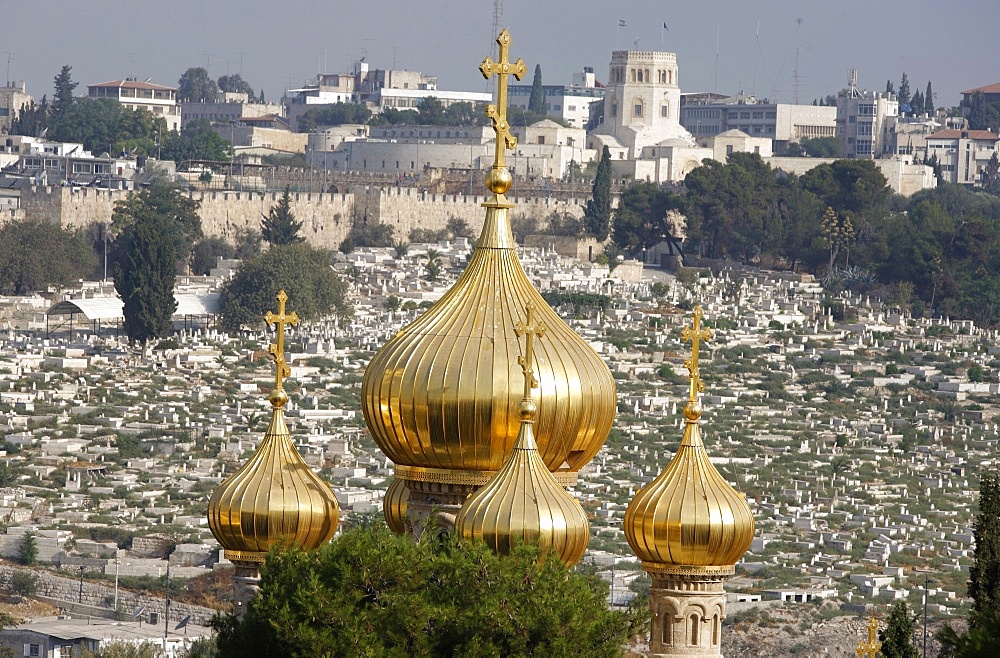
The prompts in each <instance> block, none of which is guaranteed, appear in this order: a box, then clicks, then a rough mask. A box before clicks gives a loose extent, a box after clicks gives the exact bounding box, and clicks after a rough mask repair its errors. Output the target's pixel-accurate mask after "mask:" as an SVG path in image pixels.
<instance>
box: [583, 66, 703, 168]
mask: <svg viewBox="0 0 1000 658" xmlns="http://www.w3.org/2000/svg"><path fill="white" fill-rule="evenodd" d="M680 103H681V89H680V86H679V83H678V78H677V55H676V54H674V53H669V52H657V51H636V50H616V51H614V52H612V53H611V64H610V67H609V70H608V83H607V86H606V88H605V91H604V123H603V124H601V125H600V126H599V127H598V128H597V129H596V130H595V131H594V132H595V133H596V134H599V135H610V136H613V137H614V138H615V139H616V140H617V141H618V142H619V143H620V145H621V146H625V147H628V148H629V149H630V151H631V152H630V157H632V158H635V157H638V156H639V155H640V154H641V151H642V149H643V147H645V146H653V145H656V144H659V143H660V142H662V141H663V140H665V139H680V140H683V141H684V142H686V143H689V144H691V145H694V139H693V138H692V137H691V133H689V132H688V131H687V130H685V129H684V127H682V126H681V124H680Z"/></svg>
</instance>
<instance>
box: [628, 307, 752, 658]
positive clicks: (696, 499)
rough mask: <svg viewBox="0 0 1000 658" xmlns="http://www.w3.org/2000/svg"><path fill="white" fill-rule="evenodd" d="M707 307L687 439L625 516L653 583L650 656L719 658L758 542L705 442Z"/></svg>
mask: <svg viewBox="0 0 1000 658" xmlns="http://www.w3.org/2000/svg"><path fill="white" fill-rule="evenodd" d="M701 318H702V312H701V307H698V308H696V309H695V311H694V323H693V326H692V327H690V328H685V329H684V331H683V332H682V334H681V337H682V338H683V339H684V340H685V341H691V358H690V359H688V360H687V361H686V362H685V364H684V365H685V366H687V368H688V372H689V373H690V375H689V379H690V388H689V395H688V402H687V405H686V406H685V407H684V418H685V427H684V437H683V438H682V439H681V444H680V446H679V447H678V449H677V453H676V454H675V455H674V458H673V459H672V460H670V463H669V464H667V467H666V468H665V469H664V470H663V472H662V473H660V475H659V476H657V478H656V479H655V480H653V481H652V482H651V483H650V484H649V485H648V486H646V487H644V488H643V489H642V490H641V491H639V493H638V494H636V496H635V498H633V499H632V502H631V503H629V506H628V509H627V510H626V512H625V522H624V528H623V529H624V531H625V537H626V539H628V543H629V546H631V547H632V551H633V552H634V553H635V554H636V556H638V558H639V559H640V560H641V561H642V568H643V570H644V571H646V572H647V573H649V575H650V576H651V577H652V580H653V584H652V587H651V588H650V591H649V610H650V613H651V615H652V620H651V624H650V638H649V655H650V656H655V657H666V656H720V655H721V650H720V647H721V633H722V620H723V618H724V617H725V610H726V593H725V591H724V590H723V586H722V584H723V581H724V580H725V579H726V577H727V576H730V575H732V574H733V572H734V570H735V564H736V562H737V561H738V560H739V559H740V558H741V557H743V554H744V553H746V551H747V549H748V548H749V547H750V542H751V541H752V540H753V535H754V520H753V514H752V513H751V511H750V506H749V505H748V504H747V501H746V498H745V497H744V496H743V495H742V494H741V493H739V492H738V491H736V490H735V489H734V488H733V487H732V486H730V485H729V483H728V482H726V481H725V479H723V477H722V476H721V475H720V474H719V472H718V471H717V470H715V466H713V465H712V462H710V461H709V459H708V454H707V453H706V452H705V444H704V443H703V442H702V440H701V428H700V420H701V403H700V402H699V400H698V394H699V393H700V392H701V391H702V390H704V384H703V383H702V381H701V376H700V372H699V369H698V345H699V342H700V341H703V340H708V339H710V338H711V335H712V334H711V332H710V331H709V330H708V329H702V328H701Z"/></svg>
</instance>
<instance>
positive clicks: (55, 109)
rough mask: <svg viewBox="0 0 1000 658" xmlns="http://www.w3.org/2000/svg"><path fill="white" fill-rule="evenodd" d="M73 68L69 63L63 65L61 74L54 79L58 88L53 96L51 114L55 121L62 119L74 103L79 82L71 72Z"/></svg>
mask: <svg viewBox="0 0 1000 658" xmlns="http://www.w3.org/2000/svg"><path fill="white" fill-rule="evenodd" d="M72 70H73V67H72V66H69V65H68V64H65V65H63V67H62V69H61V70H60V71H59V74H58V75H57V76H56V77H55V79H54V80H53V82H54V83H55V88H56V91H55V94H54V95H53V96H52V110H51V114H52V121H53V122H57V121H59V120H60V119H62V117H63V116H64V115H65V114H66V111H67V110H69V108H70V106H71V105H73V90H74V89H76V88H77V86H78V83H76V82H73V76H72V75H71V74H70V71H72Z"/></svg>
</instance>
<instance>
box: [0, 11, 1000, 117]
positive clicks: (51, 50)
mask: <svg viewBox="0 0 1000 658" xmlns="http://www.w3.org/2000/svg"><path fill="white" fill-rule="evenodd" d="M502 4H503V15H502V20H501V27H508V28H509V29H510V31H511V34H512V36H513V39H514V42H513V45H512V46H511V51H512V54H513V56H515V57H517V56H520V57H522V58H523V59H524V61H525V62H526V63H527V64H528V70H529V74H528V76H527V80H526V82H530V78H531V71H533V70H534V66H535V64H541V66H542V73H543V79H544V82H545V83H546V84H563V83H567V84H568V83H569V82H570V81H571V76H572V74H573V72H574V71H580V70H582V69H583V67H584V66H593V67H594V70H595V71H596V72H597V76H598V79H599V80H606V79H607V71H608V62H609V61H610V58H611V51H612V50H615V49H622V50H624V49H635V42H636V40H638V48H639V49H643V50H645V49H657V50H658V49H661V39H662V49H663V50H669V51H672V52H675V53H677V59H678V64H679V67H680V84H681V91H684V92H693V91H718V92H720V93H727V94H729V93H737V92H739V91H740V90H741V89H742V90H745V91H746V92H747V93H750V92H755V93H756V95H757V96H758V97H761V98H763V97H767V98H770V99H772V100H779V101H783V102H792V101H793V100H794V98H795V84H794V80H795V75H794V74H795V69H796V60H797V61H798V78H799V85H798V98H799V101H800V102H802V103H810V102H812V100H813V99H814V98H817V97H820V96H824V95H826V94H830V93H836V92H837V90H839V89H841V88H842V87H844V86H845V85H846V83H847V80H848V71H849V69H851V68H857V69H858V70H859V77H858V83H859V86H860V87H863V88H866V89H870V90H878V91H881V90H883V89H884V88H885V83H886V80H889V79H891V80H892V81H893V83H894V84H897V85H898V82H899V79H900V76H901V74H902V73H903V72H904V71H905V72H906V73H907V74H908V76H909V79H910V82H911V89H912V90H913V91H916V90H920V91H921V92H923V91H924V89H925V87H926V85H927V81H928V79H929V80H931V81H932V82H933V89H934V92H935V95H936V99H935V100H936V103H937V105H938V106H939V107H940V106H952V105H957V104H958V101H959V100H960V96H959V92H961V91H962V90H964V89H968V88H970V87H976V86H980V85H985V84H991V83H994V82H1000V39H998V38H997V37H996V28H997V26H998V25H1000V3H998V2H996V0H953V1H952V2H947V3H945V2H940V0H938V1H937V2H930V1H928V0H909V1H903V0H835V1H832V2H818V1H816V0H797V1H792V0H771V1H765V2H749V1H747V0H702V1H701V2H694V1H692V0H687V1H685V2H680V1H675V2H669V1H663V2H653V1H651V0H645V1H643V2H634V1H631V2H630V1H628V0H625V1H623V2H617V3H614V2H607V1H600V2H599V1H597V0H576V1H564V0H534V1H529V0H503V2H502ZM0 16H2V21H3V23H4V25H5V26H6V27H5V29H4V30H3V32H2V34H3V36H2V37H0V75H5V68H6V64H7V57H8V52H9V53H12V54H10V79H11V80H25V81H26V82H27V83H28V92H29V93H31V94H33V95H35V96H36V97H41V95H42V94H49V96H51V94H52V78H53V77H54V76H55V74H56V73H57V72H58V71H59V68H60V67H61V66H62V65H63V64H70V65H71V66H72V67H73V78H74V80H76V81H77V82H79V83H80V88H79V89H78V90H77V91H78V93H80V92H83V91H84V90H85V89H84V88H85V86H86V85H87V84H93V83H96V82H103V81H106V80H112V79H117V78H122V77H125V76H133V77H137V78H139V79H145V78H147V77H150V78H151V81H152V82H156V83H160V84H167V85H172V86H175V85H176V84H177V79H178V78H179V77H180V75H181V73H183V72H184V70H185V69H187V68H188V67H191V66H207V68H208V69H209V73H210V74H211V75H212V77H218V76H220V75H223V74H225V73H238V72H240V71H241V70H242V74H243V77H244V78H245V79H246V80H247V81H248V82H249V83H250V84H251V85H253V86H254V87H255V88H256V89H258V90H259V89H260V88H261V87H263V88H264V91H265V93H266V95H267V97H268V98H269V99H277V98H278V97H280V96H281V93H282V92H283V91H284V90H285V89H286V88H288V87H289V86H298V85H300V84H302V83H303V82H304V81H305V80H306V79H307V78H310V77H312V76H314V75H315V74H316V72H317V70H319V69H324V70H326V71H328V72H347V71H350V69H351V66H352V63H353V62H354V61H355V60H357V59H358V58H360V57H361V56H362V55H364V56H366V57H367V61H368V62H369V63H370V64H371V65H372V67H374V68H392V67H394V66H395V67H396V68H406V69H410V70H420V71H423V72H424V73H427V74H430V75H436V76H438V87H439V88H441V89H449V90H466V91H486V90H487V85H486V83H485V82H484V81H483V79H482V77H481V76H480V74H479V72H478V70H477V67H478V65H479V63H480V61H482V59H483V57H484V56H485V55H487V54H489V53H490V48H491V47H492V46H493V38H495V35H494V34H493V3H492V2H489V1H484V0H466V1H463V0H422V1H420V2H398V1H397V2H389V1H387V0H365V1H362V2H345V1H343V0H341V1H340V2H335V1H332V0H281V1H271V2H265V1H263V0H243V1H241V2H235V1H233V0H200V1H197V2H195V1H193V0H174V1H172V2H148V1H145V0H89V1H88V0H74V1H73V2H69V1H65V0H60V1H53V0H3V2H0ZM619 20H624V21H626V22H627V25H626V26H625V27H621V28H619V26H618V23H619ZM664 22H666V23H667V25H668V27H669V31H664V30H663V23H664ZM758 26H759V27H758ZM717 36H718V39H717ZM717 43H718V58H716V48H717V47H716V44H717ZM796 53H797V57H796ZM716 61H717V62H718V65H716ZM716 80H717V82H716Z"/></svg>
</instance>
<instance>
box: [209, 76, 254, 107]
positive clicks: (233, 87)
mask: <svg viewBox="0 0 1000 658" xmlns="http://www.w3.org/2000/svg"><path fill="white" fill-rule="evenodd" d="M216 84H217V85H218V87H219V91H225V92H229V93H231V94H246V95H247V100H250V101H253V100H254V91H253V87H251V86H250V83H248V82H247V81H246V80H244V79H243V76H242V75H240V74H239V73H233V74H232V75H223V76H220V77H219V80H218V82H217V83H216Z"/></svg>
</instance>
